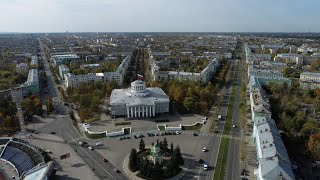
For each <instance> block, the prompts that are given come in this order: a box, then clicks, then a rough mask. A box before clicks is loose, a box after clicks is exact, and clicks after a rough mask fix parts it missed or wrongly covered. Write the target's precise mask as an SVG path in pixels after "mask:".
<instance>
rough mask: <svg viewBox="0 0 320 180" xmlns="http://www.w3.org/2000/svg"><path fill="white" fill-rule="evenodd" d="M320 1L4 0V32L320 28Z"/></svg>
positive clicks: (0, 7)
mask: <svg viewBox="0 0 320 180" xmlns="http://www.w3.org/2000/svg"><path fill="white" fill-rule="evenodd" d="M319 7H320V0H0V23H1V25H0V32H65V31H69V32H308V31H309V29H310V31H311V32H320V23H319V22H320V11H319Z"/></svg>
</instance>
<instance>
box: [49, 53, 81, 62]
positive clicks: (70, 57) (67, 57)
mask: <svg viewBox="0 0 320 180" xmlns="http://www.w3.org/2000/svg"><path fill="white" fill-rule="evenodd" d="M51 59H52V61H53V63H54V64H55V65H61V64H67V63H70V62H71V61H76V60H80V58H79V56H78V55H76V54H62V55H61V54H60V55H53V56H52V57H51Z"/></svg>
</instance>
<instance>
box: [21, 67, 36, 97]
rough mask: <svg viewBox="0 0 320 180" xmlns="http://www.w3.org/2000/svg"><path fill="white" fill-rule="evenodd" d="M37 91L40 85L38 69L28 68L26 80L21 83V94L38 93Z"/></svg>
mask: <svg viewBox="0 0 320 180" xmlns="http://www.w3.org/2000/svg"><path fill="white" fill-rule="evenodd" d="M39 92H40V87H39V72H38V69H30V70H29V74H28V79H27V82H25V83H24V84H22V94H23V96H28V95H29V94H39Z"/></svg>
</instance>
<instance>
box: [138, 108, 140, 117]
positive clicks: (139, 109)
mask: <svg viewBox="0 0 320 180" xmlns="http://www.w3.org/2000/svg"><path fill="white" fill-rule="evenodd" d="M138 109H139V112H138V117H140V106H138Z"/></svg>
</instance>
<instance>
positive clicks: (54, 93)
mask: <svg viewBox="0 0 320 180" xmlns="http://www.w3.org/2000/svg"><path fill="white" fill-rule="evenodd" d="M40 47H41V51H42V53H43V54H44V47H43V44H42V43H41V41H40ZM43 59H44V67H45V71H46V74H47V81H48V87H49V93H50V95H51V97H54V98H56V99H57V101H61V97H60V94H59V91H58V88H57V86H56V84H55V82H54V80H53V77H52V73H51V72H50V68H49V63H48V61H47V59H46V57H45V56H43ZM57 109H58V111H59V114H60V115H57V116H56V117H57V119H56V120H55V121H52V122H50V123H48V124H46V125H44V126H43V127H42V128H41V129H40V132H41V133H51V132H55V133H56V135H58V136H60V137H62V138H63V139H64V140H65V142H66V143H68V144H69V145H71V147H72V148H73V149H74V150H75V151H76V152H77V153H78V154H79V155H80V156H81V157H82V158H83V160H84V161H85V162H86V163H87V164H88V165H89V166H90V167H91V168H92V169H93V170H94V172H95V174H96V175H97V176H98V177H99V178H100V179H113V180H125V179H128V178H127V177H126V176H125V175H124V174H122V173H116V172H115V171H113V169H114V168H115V167H114V166H113V165H112V164H110V163H109V162H108V163H106V162H103V157H102V156H101V155H100V154H99V153H97V152H96V151H95V150H89V149H88V148H87V147H82V146H80V145H78V142H79V141H83V138H82V136H81V135H80V134H79V132H78V131H77V130H76V129H75V127H74V126H73V124H72V120H71V119H70V117H69V115H68V112H69V109H68V107H67V106H64V104H63V103H58V105H57Z"/></svg>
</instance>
